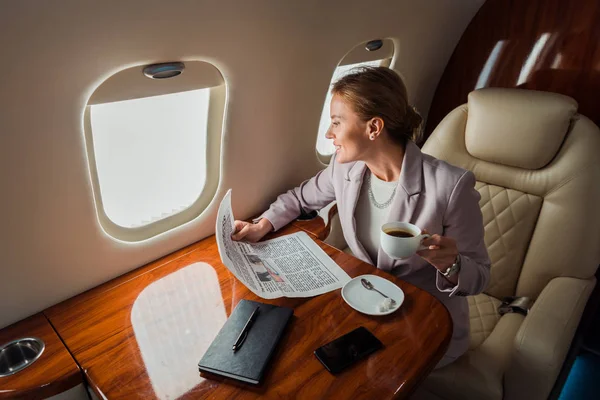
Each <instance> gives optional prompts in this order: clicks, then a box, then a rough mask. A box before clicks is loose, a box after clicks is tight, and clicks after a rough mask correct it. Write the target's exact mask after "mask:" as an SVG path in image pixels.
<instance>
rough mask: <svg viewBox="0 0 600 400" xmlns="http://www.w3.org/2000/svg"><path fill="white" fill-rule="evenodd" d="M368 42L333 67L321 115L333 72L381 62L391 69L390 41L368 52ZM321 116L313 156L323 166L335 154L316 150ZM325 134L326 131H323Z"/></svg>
mask: <svg viewBox="0 0 600 400" xmlns="http://www.w3.org/2000/svg"><path fill="white" fill-rule="evenodd" d="M367 43H368V42H362V43H360V44H358V45H356V46H354V47H353V48H352V49H351V50H350V51H349V52H347V53H346V54H345V55H344V57H342V59H341V60H340V62H339V63H338V64H337V65H336V66H335V68H334V70H333V71H332V72H331V78H330V80H329V86H328V87H327V92H325V96H324V99H323V106H322V107H321V115H322V113H323V109H324V107H325V101H326V100H327V94H328V93H329V91H330V90H331V86H332V84H333V83H334V82H333V81H332V79H333V77H334V75H335V72H336V71H337V69H338V68H339V67H343V66H345V65H350V64H360V63H365V62H370V61H376V60H382V61H381V64H380V66H382V67H388V68H392V67H391V65H392V64H393V63H394V61H395V60H396V46H395V44H394V42H393V40H392V39H389V38H388V39H383V45H382V47H381V48H380V49H379V50H376V51H373V52H370V51H367V50H366V49H365V46H366V44H367ZM321 115H319V126H317V135H316V140H315V154H316V156H317V159H318V160H319V162H320V163H321V164H323V165H325V166H326V165H329V162H330V161H331V157H332V156H333V155H334V154H335V152H334V153H331V154H322V153H320V152H319V150H318V149H317V144H318V142H319V135H320V132H319V127H320V122H321ZM325 132H327V131H325Z"/></svg>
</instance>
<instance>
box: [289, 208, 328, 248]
mask: <svg viewBox="0 0 600 400" xmlns="http://www.w3.org/2000/svg"><path fill="white" fill-rule="evenodd" d="M332 204H333V205H332V206H331V207H329V209H327V207H324V208H323V209H322V210H321V212H319V215H318V216H317V217H315V218H313V219H310V220H305V221H299V220H296V221H294V222H292V225H294V226H295V227H297V228H300V229H302V230H303V231H305V232H308V233H312V234H313V235H315V236H316V237H317V238H319V239H321V240H325V238H327V236H329V232H330V231H331V221H332V220H333V217H334V216H335V215H337V204H336V203H332ZM323 211H324V212H323ZM324 214H325V215H324Z"/></svg>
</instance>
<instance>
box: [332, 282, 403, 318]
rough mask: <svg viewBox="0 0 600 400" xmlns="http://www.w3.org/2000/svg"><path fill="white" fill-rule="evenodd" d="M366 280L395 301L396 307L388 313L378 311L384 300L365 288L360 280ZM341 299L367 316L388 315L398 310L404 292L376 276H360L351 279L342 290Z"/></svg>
mask: <svg viewBox="0 0 600 400" xmlns="http://www.w3.org/2000/svg"><path fill="white" fill-rule="evenodd" d="M362 278H365V279H367V280H368V281H369V282H371V283H372V284H373V286H374V287H375V289H377V290H379V291H380V292H381V293H384V294H385V295H386V296H388V297H390V298H392V299H394V300H396V305H395V306H394V307H393V308H392V309H390V310H388V311H383V312H382V311H379V304H381V302H382V301H383V300H385V298H384V297H383V296H382V295H380V294H379V293H377V292H376V291H374V290H368V289H367V288H365V287H364V286H363V285H362V283H360V280H361V279H362ZM342 298H343V299H344V301H345V302H346V303H348V305H349V306H350V307H352V308H354V309H355V310H356V311H360V312H361V313H363V314H368V315H388V314H391V313H393V312H394V311H396V310H398V309H399V308H400V306H401V305H402V303H403V302H404V292H403V291H402V289H400V288H399V287H398V286H396V285H395V284H393V283H392V282H390V281H388V280H387V279H385V278H382V277H380V276H377V275H361V276H357V277H356V278H354V279H352V280H351V281H349V282H348V283H346V284H345V285H344V287H343V288H342Z"/></svg>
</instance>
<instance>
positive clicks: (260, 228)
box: [231, 218, 273, 243]
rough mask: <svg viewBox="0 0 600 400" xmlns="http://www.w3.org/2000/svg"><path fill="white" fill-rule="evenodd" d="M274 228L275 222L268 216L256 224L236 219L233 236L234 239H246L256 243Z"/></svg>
mask: <svg viewBox="0 0 600 400" xmlns="http://www.w3.org/2000/svg"><path fill="white" fill-rule="evenodd" d="M272 230H273V224H271V221H269V220H268V219H266V218H262V219H261V220H260V221H258V222H257V223H256V224H253V223H250V222H246V221H235V222H234V231H233V234H232V235H231V238H232V239H233V240H244V241H245V242H250V243H256V242H258V241H259V240H260V239H262V238H263V237H264V236H265V235H266V234H267V233H269V232H271V231H272Z"/></svg>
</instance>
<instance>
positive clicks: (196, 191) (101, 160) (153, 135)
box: [90, 89, 210, 228]
mask: <svg viewBox="0 0 600 400" xmlns="http://www.w3.org/2000/svg"><path fill="white" fill-rule="evenodd" d="M209 91H210V89H200V90H193V91H189V92H180V93H172V94H166V95H160V96H152V97H145V98H140V99H133V100H125V101H117V102H112V103H104V104H97V105H92V106H91V107H90V123H91V132H92V138H93V142H94V156H95V159H96V168H97V174H98V184H99V187H100V195H101V198H102V203H103V207H104V211H105V212H106V216H107V217H108V218H109V219H110V220H111V221H112V222H114V223H115V224H117V225H119V226H122V227H125V228H135V227H140V226H144V225H148V224H150V223H152V222H155V221H158V220H161V219H164V218H166V217H168V216H170V215H173V214H176V213H178V212H180V211H182V210H185V209H186V208H188V207H189V206H190V205H192V204H193V203H194V202H195V201H196V200H197V199H198V197H199V196H200V193H201V192H202V189H203V187H204V184H205V181H206V151H205V149H206V133H207V119H208V103H209Z"/></svg>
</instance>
